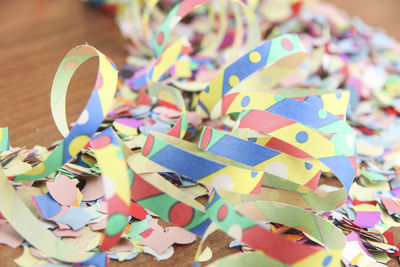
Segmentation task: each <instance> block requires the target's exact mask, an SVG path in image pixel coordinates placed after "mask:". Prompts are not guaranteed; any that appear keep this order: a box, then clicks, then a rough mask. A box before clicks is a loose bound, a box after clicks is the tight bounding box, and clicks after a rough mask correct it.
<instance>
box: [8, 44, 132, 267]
mask: <svg viewBox="0 0 400 267" xmlns="http://www.w3.org/2000/svg"><path fill="white" fill-rule="evenodd" d="M93 56H97V57H98V58H99V71H98V74H97V81H96V84H95V86H94V90H93V92H92V94H91V96H90V98H89V100H88V103H87V104H86V107H85V109H84V111H83V112H82V114H81V115H80V117H79V119H78V122H77V124H76V126H75V127H73V128H72V129H71V131H69V130H68V126H67V123H66V118H65V96H66V91H67V88H68V83H69V80H70V79H71V78H72V75H73V73H74V72H75V70H76V69H77V68H78V67H79V66H80V64H82V63H83V62H84V61H86V60H87V59H89V58H91V57H93ZM116 82H117V70H116V67H115V66H114V64H113V63H112V61H111V60H109V59H108V58H107V57H106V56H104V55H103V54H102V53H100V52H99V51H97V50H96V49H95V48H94V47H92V46H89V45H82V46H78V47H76V48H74V49H72V50H71V51H70V52H69V53H68V54H67V55H66V56H65V58H64V59H63V61H62V62H61V64H60V67H59V68H58V70H57V73H56V75H55V78H54V81H53V88H52V95H51V100H52V101H51V102H52V112H53V116H54V119H55V122H56V125H57V127H58V128H59V129H60V131H61V132H62V134H63V135H64V136H66V137H65V139H64V140H62V141H61V142H60V143H59V144H58V146H57V147H56V148H55V150H54V151H53V152H52V153H51V154H50V155H49V156H48V157H47V158H46V159H45V160H44V161H43V162H42V163H40V164H39V165H38V166H36V167H34V168H33V169H32V170H31V171H29V172H27V173H24V174H20V175H17V176H15V177H10V179H13V180H14V181H34V180H38V179H41V178H45V177H46V176H47V175H49V174H51V173H53V172H55V171H56V170H58V169H59V168H60V167H61V166H62V165H64V164H65V163H66V162H68V161H69V160H71V159H72V158H73V157H74V156H76V155H77V154H78V153H79V152H80V151H81V149H82V148H83V147H84V146H85V145H86V144H87V143H88V141H89V139H90V138H91V136H92V135H93V134H94V133H95V132H96V130H97V128H98V127H99V126H100V124H101V123H102V121H103V120H104V117H105V115H106V114H107V112H108V110H109V108H110V106H111V103H112V99H113V97H114V94H115V90H116ZM91 143H92V144H93V146H94V148H95V151H96V157H97V160H98V161H99V165H100V168H101V170H102V173H103V179H104V181H105V188H106V195H107V196H106V198H107V201H108V202H109V208H108V211H109V218H108V224H107V228H106V231H105V238H104V239H103V241H102V244H101V246H100V249H103V250H107V249H108V248H110V247H112V246H113V245H115V244H116V243H118V241H119V239H120V235H121V232H122V231H123V230H124V227H125V225H126V223H127V218H126V217H127V216H128V214H129V204H130V191H129V178H128V174H127V172H126V165H125V160H124V158H123V154H122V151H121V150H120V146H119V143H118V142H117V139H116V137H115V134H114V133H113V132H112V130H111V129H106V130H104V131H103V132H102V133H101V134H100V135H98V136H96V137H94V138H93V139H92V140H91ZM110 162H112V165H110ZM115 166H119V170H120V171H119V172H116V171H115V170H114V167H115ZM2 183H5V185H4V186H3V187H4V188H5V189H4V190H5V193H4V194H2V195H3V197H4V198H5V199H4V200H3V201H2V203H3V206H2V207H1V213H2V214H3V215H4V216H5V217H6V219H7V220H8V222H9V223H10V224H11V225H12V226H13V227H14V228H15V229H16V230H17V231H18V233H19V234H20V235H21V236H23V237H24V238H25V239H26V240H27V241H28V242H29V243H31V244H32V245H34V246H35V247H36V248H38V249H39V250H42V251H45V253H46V254H47V255H48V256H49V257H52V258H55V259H59V260H62V261H65V262H82V261H84V260H87V259H89V258H90V257H92V256H94V253H89V252H85V251H81V250H78V249H76V248H74V247H71V246H70V245H68V244H66V243H64V242H62V241H61V240H59V239H57V238H56V237H55V236H54V235H53V234H52V233H50V232H49V231H48V230H46V229H44V228H43V226H42V225H41V224H40V223H39V221H38V220H37V219H36V218H35V217H34V215H33V214H32V213H31V212H30V211H29V210H28V209H27V208H26V207H25V205H24V204H23V202H22V201H21V200H20V199H19V197H18V196H17V195H16V193H15V191H14V190H13V188H12V186H11V185H10V184H9V183H8V182H7V181H6V180H4V179H2ZM7 188H8V189H7ZM6 190H8V191H6ZM6 192H7V193H6ZM10 199H14V201H10ZM10 203H12V205H10ZM13 210H14V211H18V212H12V211H13ZM20 216H24V218H20ZM27 222H29V223H27ZM27 225H29V227H27Z"/></svg>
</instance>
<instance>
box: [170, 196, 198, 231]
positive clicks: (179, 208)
mask: <svg viewBox="0 0 400 267" xmlns="http://www.w3.org/2000/svg"><path fill="white" fill-rule="evenodd" d="M193 215H194V210H193V208H191V207H189V206H188V205H185V204H183V203H181V202H178V203H176V204H175V205H173V206H172V208H171V209H170V211H169V221H170V222H171V223H173V224H175V225H176V226H180V227H184V226H186V225H188V224H189V223H190V222H191V221H192V219H193Z"/></svg>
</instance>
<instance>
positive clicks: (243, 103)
mask: <svg viewBox="0 0 400 267" xmlns="http://www.w3.org/2000/svg"><path fill="white" fill-rule="evenodd" d="M249 103H250V97H249V96H245V97H243V98H242V102H241V103H240V105H241V106H242V107H243V108H244V107H247V105H248V104H249Z"/></svg>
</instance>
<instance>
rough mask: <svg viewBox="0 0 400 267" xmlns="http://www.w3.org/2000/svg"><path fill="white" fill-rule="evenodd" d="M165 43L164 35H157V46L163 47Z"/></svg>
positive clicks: (160, 33)
mask: <svg viewBox="0 0 400 267" xmlns="http://www.w3.org/2000/svg"><path fill="white" fill-rule="evenodd" d="M163 42H164V33H163V32H159V33H158V35H157V44H158V45H162V43H163Z"/></svg>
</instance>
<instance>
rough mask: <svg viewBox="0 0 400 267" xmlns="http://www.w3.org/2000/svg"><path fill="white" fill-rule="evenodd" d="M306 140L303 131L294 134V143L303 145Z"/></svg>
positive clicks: (306, 135)
mask: <svg viewBox="0 0 400 267" xmlns="http://www.w3.org/2000/svg"><path fill="white" fill-rule="evenodd" d="M307 140H308V134H307V133H306V132H304V131H301V132H298V133H297V134H296V141H297V142H299V143H305V142H307Z"/></svg>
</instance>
